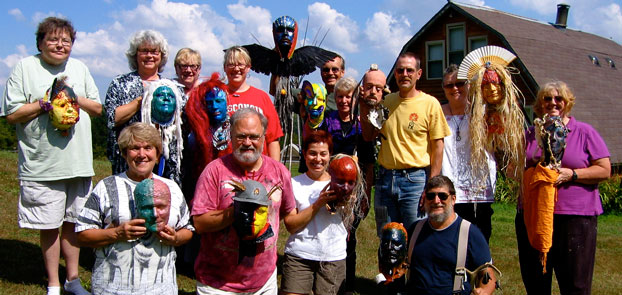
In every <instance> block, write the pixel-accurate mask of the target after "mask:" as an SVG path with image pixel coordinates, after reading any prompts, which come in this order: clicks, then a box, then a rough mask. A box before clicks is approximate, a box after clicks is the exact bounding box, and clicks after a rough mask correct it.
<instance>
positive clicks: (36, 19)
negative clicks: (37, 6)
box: [31, 11, 66, 25]
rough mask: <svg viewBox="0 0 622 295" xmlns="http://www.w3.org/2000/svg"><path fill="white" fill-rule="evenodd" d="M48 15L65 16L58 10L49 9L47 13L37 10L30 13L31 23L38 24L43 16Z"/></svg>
mask: <svg viewBox="0 0 622 295" xmlns="http://www.w3.org/2000/svg"><path fill="white" fill-rule="evenodd" d="M48 16H55V17H60V18H66V17H65V16H64V15H63V14H62V13H60V12H54V11H49V12H47V13H44V12H40V11H37V12H35V13H34V14H33V15H32V19H31V20H32V23H33V24H37V25H38V24H39V23H40V22H41V21H42V20H43V19H44V18H46V17H48Z"/></svg>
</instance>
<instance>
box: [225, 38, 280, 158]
mask: <svg viewBox="0 0 622 295" xmlns="http://www.w3.org/2000/svg"><path fill="white" fill-rule="evenodd" d="M223 66H224V70H225V74H226V75H227V83H228V84H227V86H228V87H229V98H228V101H227V103H228V105H227V112H228V113H229V116H232V115H233V113H235V112H236V111H237V110H239V109H242V108H247V107H251V108H254V109H255V110H256V111H258V112H259V113H261V114H262V115H264V116H266V118H268V129H267V130H266V138H265V145H264V149H263V153H264V154H265V155H268V156H270V157H271V158H272V159H275V160H277V161H280V154H281V146H280V145H279V138H280V137H281V136H283V130H282V129H281V122H280V120H279V116H278V115H277V113H276V109H275V108H274V104H272V101H271V100H270V96H268V94H267V93H265V92H264V91H261V90H259V89H257V88H255V87H253V86H250V85H248V84H247V83H246V76H247V75H248V72H249V71H250V70H251V57H250V55H249V54H248V51H246V49H245V48H244V47H241V46H233V47H230V48H229V49H227V51H225V61H224V64H223Z"/></svg>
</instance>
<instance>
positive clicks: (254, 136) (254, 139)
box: [235, 134, 263, 142]
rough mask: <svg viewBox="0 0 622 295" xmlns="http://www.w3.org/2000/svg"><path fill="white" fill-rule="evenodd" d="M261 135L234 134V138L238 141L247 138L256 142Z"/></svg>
mask: <svg viewBox="0 0 622 295" xmlns="http://www.w3.org/2000/svg"><path fill="white" fill-rule="evenodd" d="M262 137H263V135H257V134H236V135H235V140H237V141H239V142H244V141H246V139H247V138H248V139H250V141H252V142H257V141H259V139H261V138H262Z"/></svg>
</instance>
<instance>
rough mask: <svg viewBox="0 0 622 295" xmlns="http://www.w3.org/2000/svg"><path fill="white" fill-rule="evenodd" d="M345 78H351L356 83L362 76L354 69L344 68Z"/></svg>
mask: <svg viewBox="0 0 622 295" xmlns="http://www.w3.org/2000/svg"><path fill="white" fill-rule="evenodd" d="M345 76H346V77H352V78H354V80H356V81H358V80H359V79H360V78H358V77H361V76H362V75H361V74H360V73H359V71H357V70H356V69H355V68H351V67H347V66H346V75H345Z"/></svg>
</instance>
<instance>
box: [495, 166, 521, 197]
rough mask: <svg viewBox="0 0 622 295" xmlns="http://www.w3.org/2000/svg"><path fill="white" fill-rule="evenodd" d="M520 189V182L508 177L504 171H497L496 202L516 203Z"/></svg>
mask: <svg viewBox="0 0 622 295" xmlns="http://www.w3.org/2000/svg"><path fill="white" fill-rule="evenodd" d="M519 190H520V185H519V183H518V182H516V181H515V180H512V179H510V178H509V177H506V176H505V175H504V174H503V173H502V172H497V184H496V188H495V202H501V203H507V204H516V202H517V200H518V194H519Z"/></svg>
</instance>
